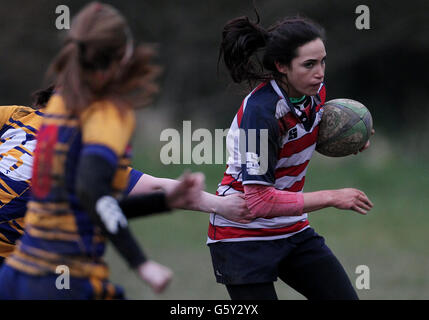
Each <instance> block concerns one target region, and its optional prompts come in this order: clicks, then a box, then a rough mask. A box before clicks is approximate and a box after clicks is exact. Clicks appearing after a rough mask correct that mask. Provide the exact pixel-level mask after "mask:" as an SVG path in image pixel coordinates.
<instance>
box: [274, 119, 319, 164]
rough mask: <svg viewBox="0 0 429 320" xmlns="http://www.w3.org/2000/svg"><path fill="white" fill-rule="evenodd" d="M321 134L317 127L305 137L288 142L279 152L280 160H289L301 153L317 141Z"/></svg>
mask: <svg viewBox="0 0 429 320" xmlns="http://www.w3.org/2000/svg"><path fill="white" fill-rule="evenodd" d="M318 133H319V125H317V126H316V127H315V128H314V129H313V131H312V132H311V133H307V134H306V135H304V136H303V137H301V138H299V139H297V140H293V141H290V142H287V143H285V144H284V146H283V148H282V149H281V150H280V152H279V156H278V158H279V159H281V158H288V157H290V156H291V155H293V154H295V153H299V152H301V151H303V150H305V149H307V148H308V147H309V146H311V145H313V144H315V143H316V141H317V134H318Z"/></svg>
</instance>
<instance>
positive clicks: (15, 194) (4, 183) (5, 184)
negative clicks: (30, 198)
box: [0, 178, 18, 202]
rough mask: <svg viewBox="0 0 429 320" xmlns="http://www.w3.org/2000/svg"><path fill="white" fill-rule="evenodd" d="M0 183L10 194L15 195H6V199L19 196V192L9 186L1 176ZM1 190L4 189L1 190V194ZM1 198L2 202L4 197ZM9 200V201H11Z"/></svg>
mask: <svg viewBox="0 0 429 320" xmlns="http://www.w3.org/2000/svg"><path fill="white" fill-rule="evenodd" d="M0 185H1V186H2V187H3V188H5V189H6V191H7V192H8V193H9V194H10V195H12V196H13V197H12V198H9V197H8V196H6V198H5V200H9V201H10V200H12V199H13V198H16V197H17V196H18V194H17V193H16V192H15V191H13V189H12V188H11V187H9V185H8V184H7V183H6V182H5V181H4V180H3V179H1V178H0ZM1 191H3V190H0V194H1ZM5 195H7V193H5ZM1 200H2V202H3V198H1ZM9 201H8V202H9Z"/></svg>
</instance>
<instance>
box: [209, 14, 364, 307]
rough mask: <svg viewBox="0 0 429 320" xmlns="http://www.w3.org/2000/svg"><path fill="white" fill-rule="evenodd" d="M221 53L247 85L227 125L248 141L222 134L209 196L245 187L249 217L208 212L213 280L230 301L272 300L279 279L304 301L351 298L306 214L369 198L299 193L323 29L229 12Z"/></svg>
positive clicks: (313, 122) (347, 192)
mask: <svg viewBox="0 0 429 320" xmlns="http://www.w3.org/2000/svg"><path fill="white" fill-rule="evenodd" d="M222 58H223V61H224V63H225V65H226V67H227V68H228V71H229V73H230V75H231V77H232V80H233V81H234V82H236V83H241V82H243V81H246V82H247V83H248V84H249V85H251V86H252V88H253V90H252V91H251V92H250V93H249V94H248V95H247V97H246V98H245V99H244V101H243V103H242V105H241V107H240V109H239V111H238V113H237V115H236V116H235V118H234V120H233V122H232V125H231V130H230V133H231V134H234V132H235V131H236V130H241V131H244V132H245V133H246V139H242V138H240V140H239V147H237V146H236V145H235V146H234V145H232V143H233V142H234V141H237V139H235V140H234V139H229V140H228V139H227V140H228V141H229V144H228V145H227V147H228V148H229V152H230V154H231V155H233V156H231V157H230V160H229V161H228V166H227V170H226V171H225V174H224V177H223V179H222V182H221V183H220V185H219V188H218V190H217V193H218V195H220V196H225V195H229V194H232V193H238V192H241V193H244V194H245V199H246V204H247V206H248V208H249V210H250V211H251V213H252V214H253V215H254V217H255V220H254V221H253V222H251V223H250V224H240V223H236V222H232V221H229V220H228V219H225V218H224V217H220V216H219V215H216V214H212V215H211V217H210V225H209V234H208V241H207V242H208V245H209V247H210V252H211V256H212V262H213V267H214V273H215V276H216V280H217V282H219V283H223V284H225V285H226V288H227V290H228V293H229V295H230V297H231V299H277V294H276V291H275V288H274V285H273V282H274V281H276V280H277V278H280V279H281V280H282V281H284V282H285V283H286V284H288V285H289V286H291V287H292V288H294V289H295V290H297V291H298V292H299V293H301V294H303V295H304V296H305V297H306V298H307V299H358V296H357V294H356V292H355V290H354V288H353V286H352V284H351V282H350V280H349V278H348V276H347V274H346V272H345V271H344V269H343V267H342V266H341V264H340V262H339V261H338V260H337V258H336V257H335V255H334V254H333V253H332V251H331V250H330V249H329V248H328V247H327V246H326V244H325V243H324V239H323V237H321V236H319V235H318V234H317V233H316V232H315V231H314V230H313V229H312V228H311V227H310V225H309V222H308V219H307V213H308V212H312V211H316V210H320V209H323V208H327V207H335V208H338V209H345V210H354V211H356V212H358V213H360V214H366V213H367V212H368V211H369V210H370V209H371V208H372V203H371V201H370V200H369V199H368V197H367V196H366V195H365V194H364V193H363V192H362V191H360V190H357V189H352V188H346V189H339V190H322V191H317V192H310V193H304V192H302V191H303V188H304V182H305V174H306V170H307V166H308V163H309V161H310V159H311V157H312V154H313V151H314V149H315V146H316V140H317V133H318V126H319V122H320V120H321V116H322V112H323V104H324V102H325V99H326V87H325V84H324V75H325V62H326V50H325V44H324V31H323V30H322V28H320V27H319V26H317V25H316V24H315V23H314V22H312V21H311V20H309V19H304V18H300V17H295V18H286V19H284V20H282V21H280V22H278V23H277V24H275V25H274V26H272V27H270V28H268V29H264V28H263V27H261V26H260V25H259V21H257V22H255V23H254V22H252V21H250V20H249V18H248V17H239V18H235V19H233V20H231V21H229V22H228V23H227V24H226V25H225V26H224V29H223V33H222V43H221V46H220V56H219V60H221V59H222ZM251 131H253V132H256V134H254V137H253V139H252V138H251V135H252V133H251ZM264 132H267V133H268V134H267V135H265V134H264ZM265 138H266V139H265ZM252 141H253V143H252ZM254 142H256V143H254ZM368 146H369V144H367V145H366V146H365V148H366V147H368ZM263 148H266V149H267V150H268V152H267V153H264V152H263V150H262V149H263ZM365 148H364V149H365ZM242 153H245V155H243V154H242ZM241 159H244V160H241Z"/></svg>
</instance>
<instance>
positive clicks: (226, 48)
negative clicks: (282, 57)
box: [218, 16, 269, 85]
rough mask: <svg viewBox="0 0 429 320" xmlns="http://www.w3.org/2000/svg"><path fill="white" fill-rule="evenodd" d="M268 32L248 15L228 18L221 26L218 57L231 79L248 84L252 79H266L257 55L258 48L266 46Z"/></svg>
mask: <svg viewBox="0 0 429 320" xmlns="http://www.w3.org/2000/svg"><path fill="white" fill-rule="evenodd" d="M268 36H269V33H268V32H267V31H266V30H265V29H263V28H262V27H261V26H259V16H258V21H256V22H251V21H250V20H249V18H248V17H239V18H235V19H233V20H230V21H229V22H228V23H227V24H226V25H225V26H224V28H223V32H222V42H221V45H220V50H219V59H218V66H219V63H220V60H221V59H222V57H223V61H224V63H225V65H226V67H227V68H228V71H229V73H230V75H231V77H232V80H233V81H234V82H236V83H240V82H242V81H244V80H247V81H248V82H249V85H250V84H251V83H252V82H254V81H261V80H266V79H267V78H268V75H266V74H264V73H263V65H262V63H261V62H260V60H259V58H258V57H257V55H256V53H257V51H258V49H261V48H264V47H265V46H266V41H267V38H268Z"/></svg>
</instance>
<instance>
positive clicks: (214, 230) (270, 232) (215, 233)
mask: <svg viewBox="0 0 429 320" xmlns="http://www.w3.org/2000/svg"><path fill="white" fill-rule="evenodd" d="M308 225H309V222H308V220H307V219H306V220H304V221H298V222H297V223H295V224H293V225H290V226H287V227H282V228H272V229H268V228H260V229H246V228H236V227H220V226H213V225H212V224H211V223H210V224H209V237H210V239H212V240H224V239H236V238H247V237H271V236H279V235H282V234H288V233H292V232H298V231H300V230H301V229H303V228H305V227H306V226H308Z"/></svg>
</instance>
